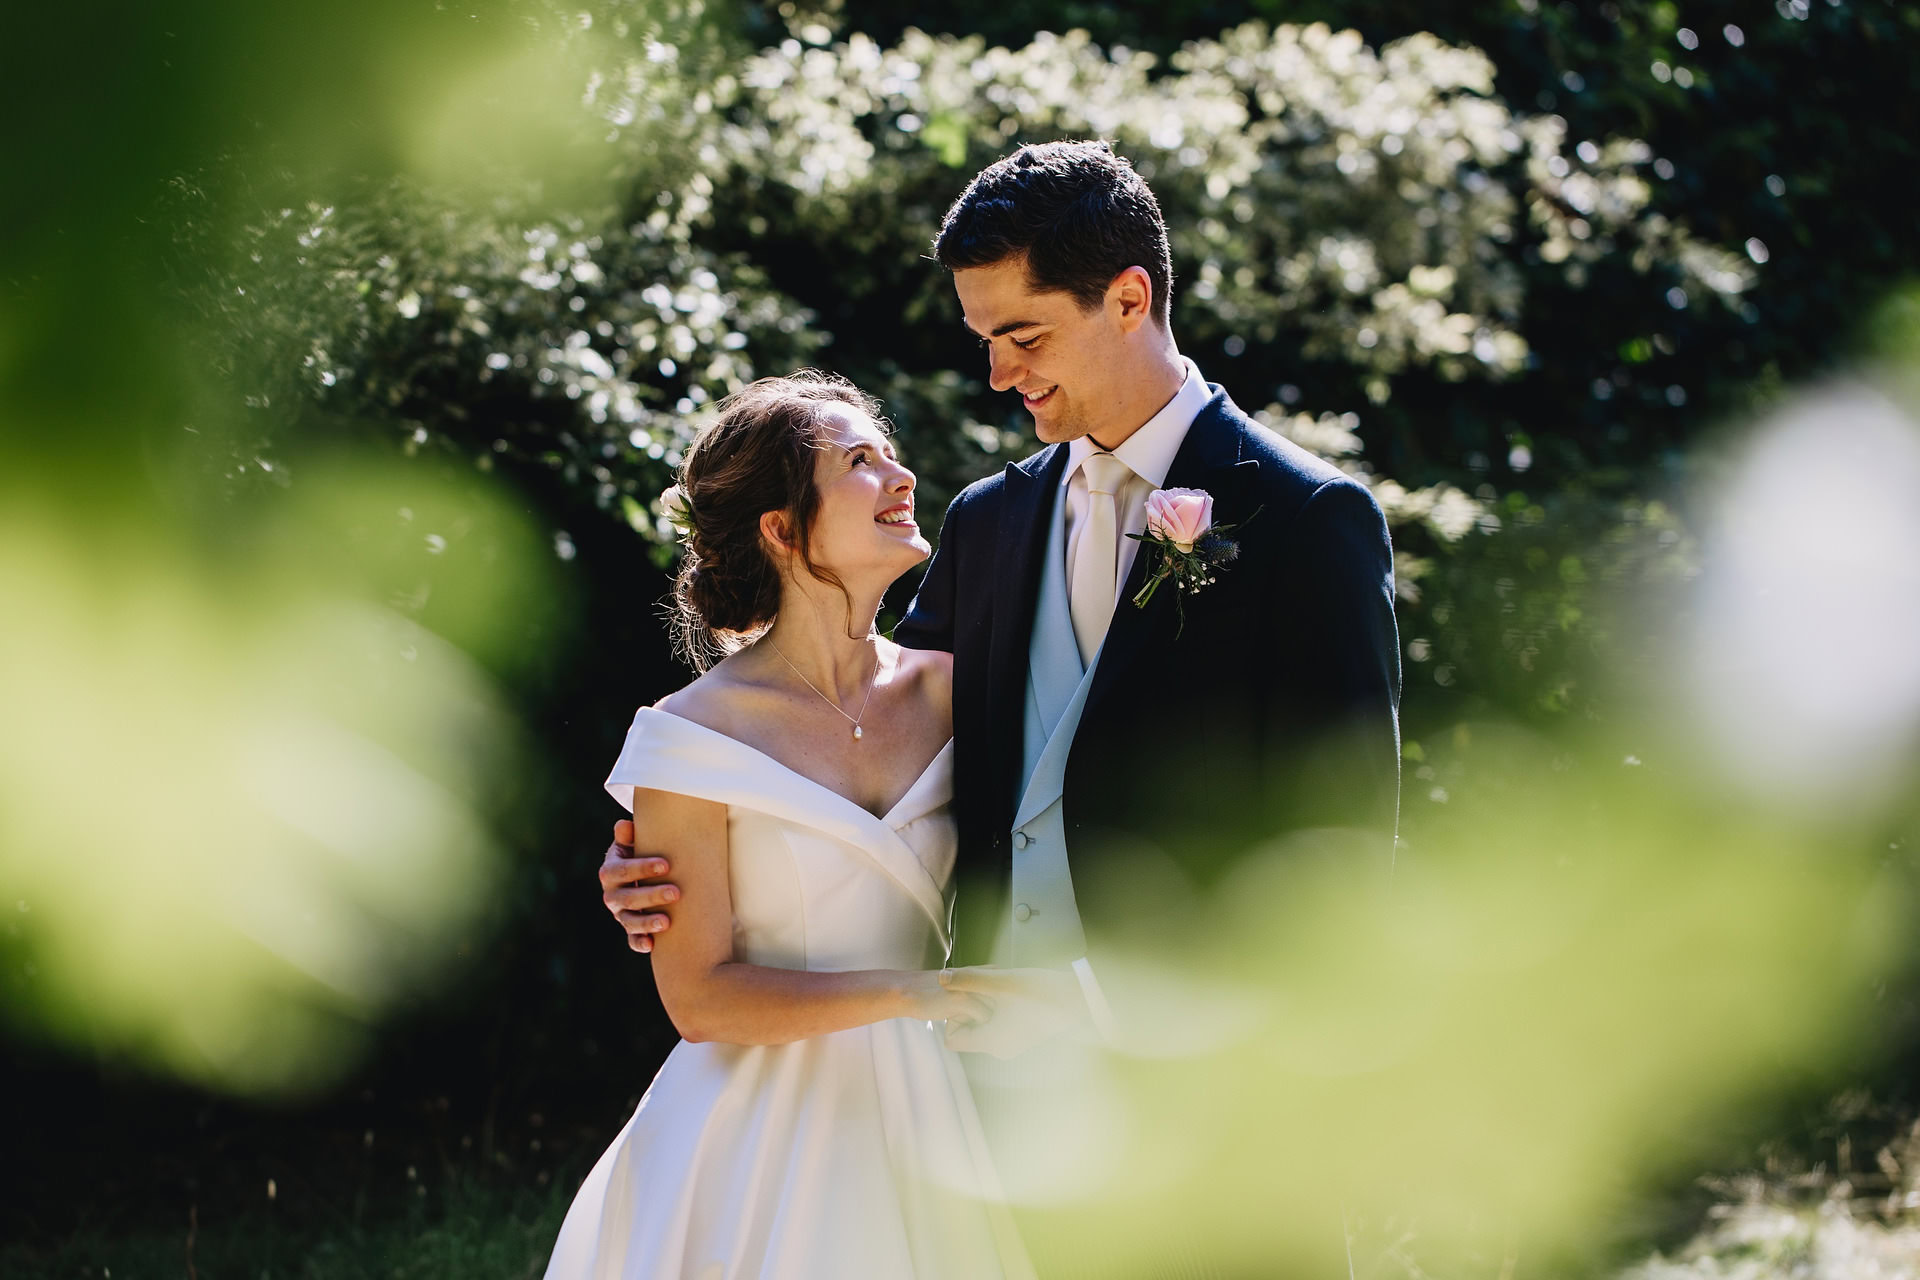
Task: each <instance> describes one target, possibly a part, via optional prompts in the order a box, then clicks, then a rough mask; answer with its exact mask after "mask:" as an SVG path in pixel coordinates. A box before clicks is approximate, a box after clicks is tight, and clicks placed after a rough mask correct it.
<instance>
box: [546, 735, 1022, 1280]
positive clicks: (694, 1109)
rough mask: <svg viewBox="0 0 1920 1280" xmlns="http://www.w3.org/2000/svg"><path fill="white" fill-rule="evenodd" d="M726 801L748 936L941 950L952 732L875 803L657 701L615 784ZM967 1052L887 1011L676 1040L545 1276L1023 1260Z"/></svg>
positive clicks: (816, 963)
mask: <svg viewBox="0 0 1920 1280" xmlns="http://www.w3.org/2000/svg"><path fill="white" fill-rule="evenodd" d="M634 787H646V788H649V789H653V790H658V791H672V792H677V793H680V794H683V795H689V796H696V797H698V798H700V799H703V800H712V801H717V802H719V803H721V804H724V805H726V806H727V838H728V844H729V859H730V868H729V869H730V880H731V888H732V894H733V954H734V958H735V959H736V960H739V961H743V962H746V963H751V964H761V965H773V966H778V967H780V968H785V969H814V970H824V971H835V970H849V969H916V968H924V967H927V966H928V965H929V964H934V965H937V964H938V963H939V955H940V949H941V948H942V947H943V946H944V943H945V929H946V909H945V896H944V890H945V887H946V883H947V879H948V877H949V876H950V875H951V874H952V871H953V860H954V852H955V845H954V833H953V822H952V819H951V818H950V817H949V816H948V813H947V806H948V802H949V801H950V800H951V798H952V794H953V744H952V743H948V744H947V746H946V748H945V749H944V750H942V751H941V753H940V754H939V756H938V757H936V758H935V759H934V761H933V763H932V764H930V765H929V766H928V767H927V769H926V772H925V773H923V774H922V775H921V776H920V778H919V780H918V781H916V782H915V783H914V784H913V786H912V787H911V788H909V790H908V791H907V794H906V795H905V796H904V797H902V798H901V800H900V802H899V803H898V804H896V805H895V806H894V807H893V811H892V812H891V813H889V814H887V815H886V816H885V817H884V818H876V817H875V816H874V815H873V814H871V813H869V812H867V811H866V810H865V809H862V808H861V807H860V806H859V805H857V804H855V803H853V802H852V801H851V800H848V799H846V798H845V797H843V796H841V795H839V794H838V793H836V792H833V791H830V790H828V789H827V788H825V787H823V786H821V785H820V784H818V783H816V782H813V781H812V780H810V779H808V778H806V777H804V776H802V775H800V774H798V773H795V772H794V771H793V770H791V769H788V768H787V767H786V766H785V765H782V764H780V763H779V762H778V761H776V760H774V759H773V758H772V757H771V756H768V755H766V754H764V753H762V752H760V751H758V750H756V749H754V748H752V747H749V746H747V745H746V744H745V743H742V742H740V741H738V740H736V739H733V738H730V737H727V736H726V735H725V734H721V733H717V732H715V731H714V730H711V729H708V728H705V727H704V726H701V725H698V724H695V723H693V722H692V721H690V720H685V719H682V718H681V717H678V716H675V715H672V714H670V713H668V712H664V711H656V710H653V709H652V708H642V709H641V710H640V712H639V713H638V714H637V715H635V716H634V719H633V728H632V729H631V730H630V731H629V732H628V734H627V741H626V746H625V748H624V749H623V750H622V751H621V753H620V759H619V762H618V763H617V764H615V765H614V768H613V773H612V774H611V776H609V777H608V779H607V790H608V791H610V792H611V793H612V794H613V796H614V798H615V799H617V800H619V801H620V802H621V803H622V804H625V805H628V806H631V804H632V801H633V788H634ZM1031 1274H1032V1269H1031V1267H1030V1266H1029V1264H1028V1262H1027V1259H1026V1255H1025V1253H1024V1251H1023V1250H1022V1248H1021V1245H1020V1240H1019V1237H1018V1236H1017V1235H1016V1234H1015V1231H1014V1228H1013V1224H1012V1221H1011V1219H1010V1216H1009V1214H1008V1212H1007V1210H1006V1207H1005V1204H1004V1202H1003V1201H1002V1200H1001V1198H1000V1194H999V1187H998V1182H997V1179H996V1178H995V1175H994V1170H993V1166H992V1163H991V1161H990V1160H989V1158H988V1155H987V1148H986V1144H985V1140H984V1138H983V1137H982V1134H981V1130H980V1120H979V1117H978V1115H977V1113H976V1112H975V1110H974V1106H973V1099H972V1096H971V1095H970V1094H969V1093H968V1091H967V1082H966V1077H965V1076H964V1074H963V1073H962V1071H961V1068H960V1064H959V1061H958V1059H957V1058H956V1057H955V1056H954V1055H953V1053H952V1052H951V1051H949V1050H948V1049H947V1048H946V1046H945V1045H944V1044H943V1043H942V1039H941V1033H940V1029H939V1028H938V1027H935V1026H933V1025H931V1024H929V1023H925V1022H914V1021H909V1020H907V1019H895V1020H893V1021H889V1022H878V1023H873V1024H871V1025H869V1026H864V1027H855V1028H853V1029H851V1030H847V1031H837V1032H834V1033H833V1034H831V1035H825V1036H820V1037H817V1038H815V1039H811V1040H801V1041H798V1042H795V1043H793V1044H785V1045H772V1046H745V1045H729V1044H717V1043H705V1044H686V1043H682V1044H679V1045H677V1046H675V1048H674V1050H673V1052H672V1053H671V1054H669V1055H668V1057H667V1061H666V1064H665V1065H664V1066H662V1067H661V1068H660V1073H659V1074H658V1075H657V1076H655V1077H654V1079H653V1084H652V1085H651V1086H650V1087H649V1088H648V1089H647V1092H646V1096H645V1097H643V1098H641V1100H640V1106H639V1109H638V1110H636V1111H635V1112H634V1113H633V1118H632V1119H631V1120H630V1121H628V1122H627V1127H626V1128H625V1129H624V1130H623V1131H622V1132H621V1134H620V1136H619V1137H618V1138H617V1139H615V1140H614V1143H613V1145H612V1146H611V1147H609V1148H607V1150H606V1153H605V1154H604V1155H602V1156H601V1157H600V1161H599V1163H598V1164H596V1165H594V1167H593V1172H591V1173H589V1174H588V1175H587V1180H586V1182H585V1183H584V1184H583V1185H582V1186H581V1188H580V1192H579V1194H578V1195H577V1196H575V1198H574V1201H573V1206H572V1208H571V1209H569V1210H568V1212H567V1217H566V1221H565V1223H564V1224H563V1225H562V1226H561V1228H560V1237H559V1240H558V1242H557V1243H556V1244H555V1246H554V1251H553V1257H552V1260H551V1262H550V1263H549V1264H548V1267H547V1277H548V1280H643V1278H652V1277H661V1278H665V1277H688V1278H689V1280H693V1278H697V1280H744V1278H745V1277H768V1278H772V1277H779V1278H780V1280H786V1278H787V1277H804V1278H807V1280H813V1278H816V1277H817V1278H819V1280H866V1278H868V1277H874V1278H880V1280H893V1278H895V1277H899V1278H901V1280H905V1278H907V1277H921V1278H925V1277H953V1278H954V1280H978V1278H980V1277H993V1276H1030V1275H1031Z"/></svg>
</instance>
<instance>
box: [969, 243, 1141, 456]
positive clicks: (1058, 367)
mask: <svg viewBox="0 0 1920 1280" xmlns="http://www.w3.org/2000/svg"><path fill="white" fill-rule="evenodd" d="M1135 276H1138V277H1139V278H1140V280H1139V281H1135V280H1134V277H1135ZM1144 279H1145V274H1144V273H1143V272H1140V271H1139V270H1138V269H1135V268H1130V269H1129V270H1128V271H1126V272H1122V273H1121V275H1120V276H1119V277H1117V278H1116V279H1115V280H1114V282H1113V284H1112V285H1110V286H1109V288H1108V291H1107V295H1106V296H1105V297H1104V298H1102V299H1100V300H1098V301H1096V302H1095V303H1094V304H1093V305H1091V306H1087V305H1083V303H1082V301H1081V299H1080V298H1078V297H1076V296H1075V295H1074V294H1072V293H1068V292H1066V291H1065V290H1061V289H1039V288H1035V287H1034V284H1033V281H1032V279H1031V278H1030V276H1029V274H1028V270H1027V260H1026V257H1025V255H1018V256H1015V257H1011V258H1007V259H1004V260H1002V261H1000V262H996V263H993V264H991V265H989V266H984V267H963V268H961V269H959V270H957V271H955V272H954V273H953V287H954V290H955V292H957V293H958V294H959V296H960V309H961V313H962V316H963V318H964V320H965V322H966V326H967V329H968V330H969V331H970V332H971V333H972V334H973V335H974V337H975V338H976V339H978V340H979V342H980V344H981V345H982V346H983V347H985V348H986V354H987V366H988V378H987V380H988V383H989V384H990V385H991V386H992V387H993V389H994V390H995V391H1014V392H1018V393H1019V396H1020V403H1021V404H1022V405H1024V406H1025V407H1026V410H1027V412H1029V413H1031V414H1032V415H1033V427H1034V432H1035V434H1036V435H1038V436H1039V437H1040V439H1041V440H1042V441H1043V442H1045V443H1047V444H1057V443H1060V442H1062V441H1066V440H1075V439H1078V438H1079V437H1081V436H1084V435H1089V434H1091V435H1092V436H1094V438H1095V439H1097V440H1099V441H1100V443H1101V444H1102V445H1103V446H1105V447H1107V448H1112V447H1114V446H1116V445H1117V444H1119V442H1120V441H1121V440H1124V439H1125V438H1126V437H1127V436H1129V435H1131V434H1132V433H1133V431H1135V430H1136V429H1137V428H1138V427H1139V426H1140V424H1141V423H1143V422H1145V421H1146V420H1147V419H1148V418H1149V417H1151V416H1152V415H1153V414H1154V413H1155V412H1156V411H1157V410H1158V409H1159V408H1160V406H1161V405H1163V404H1165V403H1166V400H1167V396H1168V395H1169V394H1171V393H1170V392H1168V391H1167V390H1166V389H1165V388H1162V387H1159V386H1157V385H1155V386H1146V385H1143V383H1144V382H1149V381H1152V379H1151V378H1146V379H1143V378H1142V376H1141V375H1142V372H1143V371H1144V370H1146V369H1149V368H1151V367H1152V362H1150V361H1143V360H1142V359H1141V358H1140V356H1141V354H1142V353H1141V351H1140V350H1136V348H1142V349H1144V348H1147V347H1149V346H1150V345H1151V344H1152V343H1155V342H1157V343H1159V344H1161V345H1163V346H1166V347H1167V348H1168V350H1171V342H1170V340H1169V339H1168V338H1167V336H1166V333H1165V331H1164V330H1161V329H1159V328H1158V327H1157V326H1154V325H1152V324H1151V322H1149V321H1146V320H1145V319H1144V317H1145V314H1146V312H1145V305H1146V301H1147V300H1148V299H1149V298H1150V296H1151V295H1150V294H1149V293H1148V292H1147V291H1146V290H1145V289H1144V287H1143V286H1142V285H1141V283H1140V281H1144ZM1148 331H1150V332H1148ZM1175 385H1176V386H1177V385H1178V381H1177V379H1176V381H1175Z"/></svg>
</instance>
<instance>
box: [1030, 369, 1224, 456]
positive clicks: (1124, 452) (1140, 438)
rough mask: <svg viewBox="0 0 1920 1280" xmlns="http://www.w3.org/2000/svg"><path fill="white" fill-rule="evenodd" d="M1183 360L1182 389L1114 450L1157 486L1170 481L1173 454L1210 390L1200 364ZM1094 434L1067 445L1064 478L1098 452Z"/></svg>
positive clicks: (1177, 450)
mask: <svg viewBox="0 0 1920 1280" xmlns="http://www.w3.org/2000/svg"><path fill="white" fill-rule="evenodd" d="M1180 362H1181V363H1182V364H1184V365H1186V367H1187V376H1186V379H1185V381H1183V382H1181V384H1180V389H1179V390H1178V391H1176V392H1174V393H1173V399H1171V400H1169V401H1167V403H1166V404H1165V405H1163V406H1162V407H1161V409H1160V412H1158V413H1156V414H1154V415H1153V416H1152V417H1151V418H1148V419H1147V420H1146V422H1145V423H1144V424H1142V426H1141V427H1140V429H1139V430H1138V431H1136V432H1134V433H1133V434H1132V435H1130V436H1128V437H1127V438H1126V439H1125V440H1124V441H1122V442H1121V444H1120V447H1119V448H1117V449H1115V450H1114V451H1113V456H1114V457H1116V458H1118V459H1120V461H1122V462H1124V463H1126V464H1127V466H1128V468H1129V469H1130V470H1132V472H1133V473H1134V474H1135V475H1137V476H1139V477H1140V478H1141V479H1143V480H1145V481H1146V482H1147V483H1148V484H1150V485H1152V486H1153V487H1154V488H1156V489H1158V488H1161V487H1162V486H1164V485H1165V484H1166V483H1167V472H1168V471H1170V470H1172V469H1173V458H1174V455H1175V454H1177V453H1179V452H1180V445H1181V444H1182V442H1184V441H1185V440H1186V438H1187V429H1188V428H1189V427H1191V426H1192V425H1193V420H1194V419H1195V418H1197V417H1199V416H1200V411H1201V410H1202V409H1204V408H1206V407H1207V401H1208V399H1209V398H1210V393H1209V392H1208V391H1207V380H1206V379H1205V378H1203V377H1201V376H1200V367H1199V366H1198V365H1196V364H1194V362H1193V361H1191V360H1189V359H1187V358H1186V357H1185V356H1182V357H1181V358H1180ZM1098 449H1099V446H1098V445H1096V444H1094V442H1093V438H1092V437H1091V436H1081V437H1080V438H1079V439H1077V440H1074V441H1072V442H1071V443H1069V444H1068V445H1067V473H1066V475H1065V477H1064V478H1063V480H1065V481H1070V480H1072V479H1073V476H1074V473H1075V472H1076V471H1078V470H1079V469H1080V464H1081V463H1082V462H1085V461H1086V460H1087V458H1089V457H1090V456H1092V455H1093V454H1094V453H1095V452H1097V451H1098Z"/></svg>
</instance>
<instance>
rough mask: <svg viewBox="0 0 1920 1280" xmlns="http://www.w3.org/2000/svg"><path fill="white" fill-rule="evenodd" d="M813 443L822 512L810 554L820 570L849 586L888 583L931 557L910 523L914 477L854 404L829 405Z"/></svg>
mask: <svg viewBox="0 0 1920 1280" xmlns="http://www.w3.org/2000/svg"><path fill="white" fill-rule="evenodd" d="M816 440H817V445H818V448H817V449H816V453H815V458H814V464H813V485H814V488H815V489H816V490H817V491H818V492H819V494H820V506H819V508H818V509H817V510H816V511H815V512H814V516H813V527H812V529H811V531H810V534H811V537H810V545H809V546H808V553H809V555H810V557H811V558H812V560H813V563H814V564H815V565H816V566H817V567H819V568H821V569H827V570H831V571H832V572H833V573H834V574H836V575H838V576H839V578H840V579H841V581H843V582H845V583H847V585H848V586H853V585H854V584H855V583H856V582H860V581H863V580H864V581H873V580H875V579H878V580H879V581H880V582H881V583H882V584H885V583H888V582H892V581H893V580H894V579H895V578H897V577H899V576H900V575H901V574H903V573H905V572H906V571H907V570H908V569H911V568H912V567H913V566H914V565H916V564H919V563H920V562H921V561H922V560H924V559H926V558H927V556H928V555H930V554H932V548H931V547H929V546H928V545H927V540H926V538H925V537H924V536H923V535H922V534H921V532H920V526H919V524H917V523H916V522H915V519H914V503H913V485H914V479H913V472H911V471H909V470H907V469H906V468H905V467H903V466H901V465H900V459H899V458H898V457H897V456H896V455H895V454H894V451H893V442H892V441H890V440H888V439H887V437H886V435H885V434H884V433H883V432H882V431H881V430H880V426H879V424H878V423H876V422H874V420H873V419H872V418H871V417H869V416H868V415H867V414H866V413H864V412H863V411H861V410H860V409H857V408H855V407H854V406H853V405H842V404H835V405H830V406H828V407H827V409H826V410H825V411H824V412H823V413H822V414H821V417H820V422H819V427H818V436H817V437H816Z"/></svg>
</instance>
